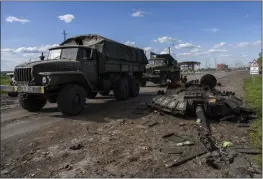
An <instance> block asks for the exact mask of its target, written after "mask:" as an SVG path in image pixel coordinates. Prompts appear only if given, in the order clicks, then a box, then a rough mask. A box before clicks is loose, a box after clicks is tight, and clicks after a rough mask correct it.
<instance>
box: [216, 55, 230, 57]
mask: <svg viewBox="0 0 263 179" xmlns="http://www.w3.org/2000/svg"><path fill="white" fill-rule="evenodd" d="M219 56H220V57H230V56H231V55H228V54H220V55H219Z"/></svg>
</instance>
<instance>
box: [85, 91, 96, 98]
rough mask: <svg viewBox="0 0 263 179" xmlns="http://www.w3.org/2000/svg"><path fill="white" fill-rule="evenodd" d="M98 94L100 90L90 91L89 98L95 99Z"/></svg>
mask: <svg viewBox="0 0 263 179" xmlns="http://www.w3.org/2000/svg"><path fill="white" fill-rule="evenodd" d="M97 94H98V92H90V93H88V96H87V98H89V99H94V98H96V96H97Z"/></svg>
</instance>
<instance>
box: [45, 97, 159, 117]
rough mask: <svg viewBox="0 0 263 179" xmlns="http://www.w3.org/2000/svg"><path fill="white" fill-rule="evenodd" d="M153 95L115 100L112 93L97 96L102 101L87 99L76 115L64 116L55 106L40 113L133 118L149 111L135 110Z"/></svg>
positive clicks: (61, 115)
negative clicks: (90, 101) (82, 108)
mask: <svg viewBox="0 0 263 179" xmlns="http://www.w3.org/2000/svg"><path fill="white" fill-rule="evenodd" d="M155 95H156V92H146V93H142V94H140V95H139V96H138V97H136V98H130V99H128V100H125V101H116V100H115V98H114V97H113V96H112V95H110V96H104V97H101V96H99V97H97V98H96V99H97V100H100V99H102V100H103V101H101V103H96V102H95V103H89V102H88V101H89V99H88V100H87V103H86V106H85V108H84V110H83V111H82V112H81V113H80V114H79V115H78V116H64V115H63V114H61V113H60V112H59V110H58V108H57V107H49V108H44V109H42V110H41V113H47V114H48V115H49V116H50V117H57V118H64V119H71V120H82V121H94V122H108V121H106V120H105V118H110V119H126V120H134V119H138V118H140V117H143V116H146V115H147V114H148V113H149V112H148V111H147V109H146V110H144V111H140V112H139V113H138V112H136V113H135V110H136V107H137V106H138V105H139V104H140V103H143V102H147V101H149V100H151V99H152V98H153V97H154V96H155ZM96 99H94V101H96ZM105 99H106V100H105ZM49 113H54V114H49Z"/></svg>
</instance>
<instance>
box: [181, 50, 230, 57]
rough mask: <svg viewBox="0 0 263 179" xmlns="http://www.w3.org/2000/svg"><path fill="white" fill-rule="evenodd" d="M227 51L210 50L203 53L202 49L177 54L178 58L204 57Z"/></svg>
mask: <svg viewBox="0 0 263 179" xmlns="http://www.w3.org/2000/svg"><path fill="white" fill-rule="evenodd" d="M227 51H228V50H224V49H210V50H204V51H202V50H201V49H195V50H192V51H191V52H187V53H179V54H177V56H202V55H210V54H216V53H222V52H227Z"/></svg>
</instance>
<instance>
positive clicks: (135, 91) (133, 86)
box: [129, 78, 140, 97]
mask: <svg viewBox="0 0 263 179" xmlns="http://www.w3.org/2000/svg"><path fill="white" fill-rule="evenodd" d="M129 86H130V97H137V96H138V95H139V93H140V85H139V83H138V82H137V81H136V80H135V78H130V80H129Z"/></svg>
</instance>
